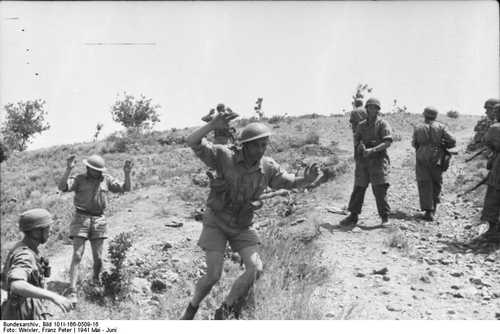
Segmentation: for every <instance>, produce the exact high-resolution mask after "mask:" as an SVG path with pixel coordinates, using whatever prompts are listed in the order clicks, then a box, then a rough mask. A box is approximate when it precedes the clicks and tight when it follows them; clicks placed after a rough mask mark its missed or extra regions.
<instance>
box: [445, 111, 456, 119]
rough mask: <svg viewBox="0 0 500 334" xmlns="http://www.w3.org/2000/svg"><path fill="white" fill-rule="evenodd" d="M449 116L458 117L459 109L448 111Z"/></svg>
mask: <svg viewBox="0 0 500 334" xmlns="http://www.w3.org/2000/svg"><path fill="white" fill-rule="evenodd" d="M446 116H448V117H449V118H458V116H459V114H458V111H457V110H450V111H448V112H447V113H446Z"/></svg>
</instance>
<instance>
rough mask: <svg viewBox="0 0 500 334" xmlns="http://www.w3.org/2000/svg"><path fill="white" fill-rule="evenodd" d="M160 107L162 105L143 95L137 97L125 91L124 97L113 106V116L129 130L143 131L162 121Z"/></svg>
mask: <svg viewBox="0 0 500 334" xmlns="http://www.w3.org/2000/svg"><path fill="white" fill-rule="evenodd" d="M159 108H160V105H153V104H152V100H151V99H147V98H146V97H145V96H143V95H141V96H140V98H138V99H136V98H135V97H134V96H132V95H130V94H127V93H124V97H123V99H121V100H120V99H119V100H118V101H116V102H115V104H114V105H113V106H112V107H111V116H112V117H113V120H114V121H115V122H118V123H120V124H121V125H123V126H124V127H125V128H126V129H127V130H130V131H135V132H141V131H142V130H144V129H150V128H152V127H153V126H154V124H155V123H157V122H159V121H160V118H159V115H158V109H159Z"/></svg>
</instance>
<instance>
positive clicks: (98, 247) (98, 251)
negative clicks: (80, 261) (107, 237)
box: [90, 239, 104, 280]
mask: <svg viewBox="0 0 500 334" xmlns="http://www.w3.org/2000/svg"><path fill="white" fill-rule="evenodd" d="M103 245H104V239H94V240H90V246H91V248H92V257H93V259H94V280H98V279H99V274H100V273H101V270H102V249H103Z"/></svg>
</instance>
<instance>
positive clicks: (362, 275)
mask: <svg viewBox="0 0 500 334" xmlns="http://www.w3.org/2000/svg"><path fill="white" fill-rule="evenodd" d="M365 276H366V275H365V274H363V273H361V272H358V273H356V277H365Z"/></svg>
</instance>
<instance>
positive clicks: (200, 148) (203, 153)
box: [191, 138, 295, 233]
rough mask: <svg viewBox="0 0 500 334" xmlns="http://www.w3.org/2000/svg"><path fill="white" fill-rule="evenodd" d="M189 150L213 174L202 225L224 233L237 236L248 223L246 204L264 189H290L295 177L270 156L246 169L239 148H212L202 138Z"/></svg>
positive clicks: (250, 220) (251, 213) (250, 215)
mask: <svg viewBox="0 0 500 334" xmlns="http://www.w3.org/2000/svg"><path fill="white" fill-rule="evenodd" d="M191 148H192V149H193V151H194V153H195V154H196V156H197V157H198V158H200V159H201V160H202V161H203V162H204V163H205V164H206V165H207V166H208V167H210V168H212V169H215V170H216V171H217V179H216V182H218V183H219V187H218V188H215V187H212V189H211V191H210V194H209V197H208V199H207V206H208V210H207V214H206V215H205V218H206V223H208V224H216V225H217V226H219V227H221V228H222V229H224V230H225V231H227V232H235V233H237V232H238V230H241V229H244V228H247V227H249V226H250V225H251V224H252V218H253V210H251V209H249V208H248V204H249V203H250V202H251V201H254V200H257V199H258V198H259V196H260V195H261V194H262V193H263V192H264V190H266V189H267V188H268V187H270V188H273V189H281V188H285V189H290V188H292V187H293V186H294V185H295V176H294V175H292V174H289V173H287V172H286V171H284V170H283V169H282V168H281V167H280V166H279V164H278V163H277V162H276V161H274V160H273V159H272V158H270V157H263V158H262V159H261V160H260V161H259V162H258V163H256V164H255V165H254V166H251V167H248V166H246V165H245V160H244V156H243V151H242V148H240V147H236V146H231V147H228V146H224V145H214V144H212V143H211V142H209V141H208V140H206V139H205V138H204V139H202V141H201V142H200V143H199V144H197V145H193V146H192V147H191ZM221 184H222V186H221Z"/></svg>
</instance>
